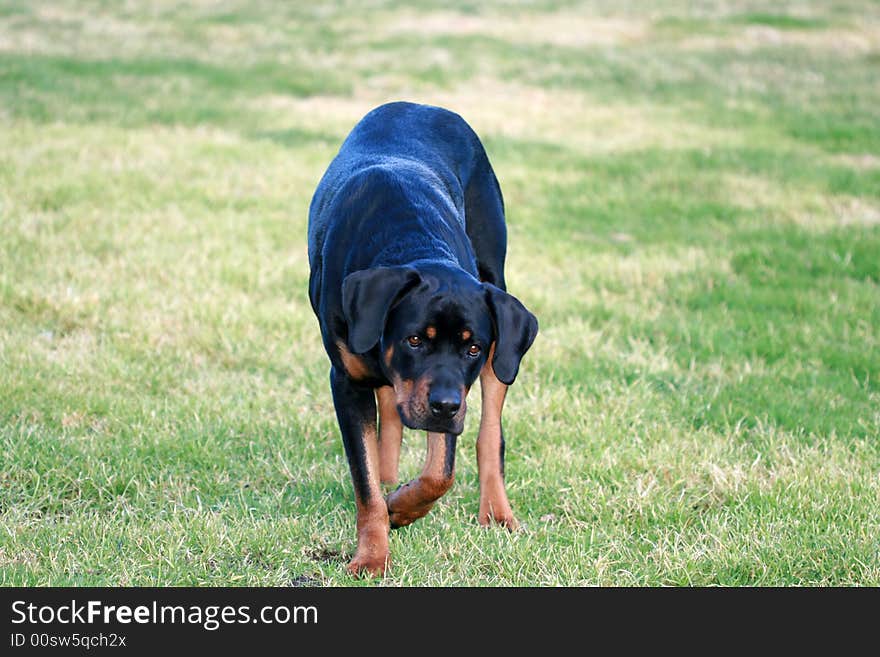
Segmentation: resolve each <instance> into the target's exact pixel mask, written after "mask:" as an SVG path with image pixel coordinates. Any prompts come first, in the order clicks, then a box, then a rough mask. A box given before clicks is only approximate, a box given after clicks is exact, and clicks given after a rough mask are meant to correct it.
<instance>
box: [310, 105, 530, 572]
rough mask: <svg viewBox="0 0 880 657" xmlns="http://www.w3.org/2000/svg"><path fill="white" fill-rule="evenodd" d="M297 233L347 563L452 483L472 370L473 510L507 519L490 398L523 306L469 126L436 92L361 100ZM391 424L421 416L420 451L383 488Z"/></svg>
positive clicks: (377, 554) (369, 559) (496, 193)
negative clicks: (348, 530) (334, 430)
mask: <svg viewBox="0 0 880 657" xmlns="http://www.w3.org/2000/svg"><path fill="white" fill-rule="evenodd" d="M308 238H309V265H310V268H311V274H310V277H309V299H310V301H311V304H312V309H313V310H314V312H315V315H316V316H317V318H318V322H319V324H320V328H321V337H322V339H323V343H324V348H325V350H326V351H327V355H328V356H329V358H330V363H331V369H330V389H331V391H332V395H333V404H334V406H335V409H336V417H337V420H338V421H339V429H340V432H341V434H342V441H343V444H344V447H345V454H346V457H347V459H348V465H349V469H350V471H351V479H352V484H353V486H354V494H355V501H356V505H357V550H356V552H355V554H354V557H353V558H352V560H351V562H350V563H349V564H348V569H349V570H350V571H351V572H352V573H353V574H355V575H360V574H363V573H366V574H369V575H374V576H382V575H384V574H385V571H386V569H387V567H388V565H389V563H390V560H389V553H388V533H389V528H397V527H402V526H405V525H408V524H410V523H412V522H413V521H415V520H417V519H419V518H421V517H422V516H424V515H425V514H426V513H428V511H429V510H430V509H431V507H432V506H433V504H434V503H435V502H436V501H437V500H438V499H439V498H440V497H441V496H442V495H443V494H444V493H446V491H448V490H449V488H450V487H451V486H452V482H453V479H454V471H455V444H456V439H457V437H458V435H459V434H461V432H462V430H463V428H464V418H465V411H466V408H467V405H466V397H467V394H468V391H469V390H470V388H471V386H472V385H473V383H474V381H475V380H476V379H477V377H479V378H480V387H481V394H482V402H483V408H482V417H481V419H480V429H479V435H478V438H477V462H478V468H479V481H480V509H479V516H478V520H479V522H480V524H481V525H488V524H490V523H492V522H495V523H498V524H501V525H504V526H506V527H508V528H509V529H511V530H512V529H515V528H516V526H517V521H516V519H515V517H514V515H513V511H512V510H511V508H510V503H509V501H508V497H507V492H506V491H505V488H504V435H503V432H502V427H501V412H502V408H503V405H504V398H505V395H506V392H507V387H508V386H509V385H510V384H512V383H513V381H514V379H515V378H516V375H517V371H518V369H519V365H520V361H521V359H522V357H523V355H524V354H525V353H526V351H527V350H528V349H529V347H530V346H531V345H532V342H533V341H534V339H535V336H536V335H537V333H538V321H537V319H536V318H535V316H534V315H533V314H532V313H531V312H529V311H528V310H527V309H526V308H525V306H523V304H522V303H520V301H519V300H517V299H516V298H515V297H513V296H511V295H510V294H508V293H507V291H506V285H505V281H504V260H505V256H506V251H507V229H506V226H505V220H504V201H503V199H502V196H501V189H500V187H499V185H498V181H497V179H496V177H495V173H494V172H493V170H492V167H491V165H490V164H489V159H488V157H487V156H486V152H485V150H484V149H483V146H482V144H481V143H480V140H479V138H478V137H477V135H476V133H475V132H474V131H473V130H472V129H471V128H470V126H469V125H468V124H467V123H466V122H465V121H464V119H462V118H461V117H460V116H459V115H458V114H455V113H453V112H451V111H449V110H446V109H442V108H440V107H433V106H430V105H418V104H414V103H407V102H394V103H389V104H386V105H382V106H380V107H377V108H376V109H374V110H372V111H371V112H369V113H368V114H367V115H366V116H365V117H364V118H363V119H361V121H360V122H359V123H358V124H357V125H356V126H355V127H354V128H353V129H352V131H351V133H350V134H349V135H348V137H347V138H346V140H345V142H344V143H343V144H342V147H341V148H340V150H339V153H338V154H337V156H336V157H335V158H334V159H333V161H332V162H331V163H330V166H329V167H328V169H327V171H326V172H325V173H324V176H323V177H322V178H321V181H320V182H319V184H318V186H317V189H316V190H315V194H314V197H313V198H312V202H311V205H310V207H309V228H308ZM377 406H378V415H379V424H378V431H377V422H376V411H377ZM404 426H406V427H408V428H410V429H420V430H424V431H427V435H428V449H427V458H426V461H425V465H424V469H423V470H422V472H421V474H420V475H419V476H418V477H417V478H416V479H414V480H413V481H411V482H409V483H408V484H406V485H404V486H400V487H398V488H397V489H396V490H394V491H393V492H391V493H390V494H389V495H388V496H387V499H386V498H385V497H384V496H383V493H382V484H395V483H397V480H398V459H399V456H400V444H401V439H402V433H403V427H404Z"/></svg>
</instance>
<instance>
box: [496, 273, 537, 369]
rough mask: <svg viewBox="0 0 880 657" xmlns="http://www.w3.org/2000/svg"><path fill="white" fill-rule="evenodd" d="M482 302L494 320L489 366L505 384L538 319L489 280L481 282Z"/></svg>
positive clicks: (530, 340) (516, 367) (529, 345)
mask: <svg viewBox="0 0 880 657" xmlns="http://www.w3.org/2000/svg"><path fill="white" fill-rule="evenodd" d="M483 285H484V287H485V288H486V303H488V305H489V310H490V311H491V313H492V319H493V321H494V323H495V355H494V357H493V359H492V368H493V369H494V370H495V376H496V377H498V380H499V381H501V383H504V384H505V385H510V384H511V383H513V381H514V379H516V373H517V372H518V371H519V362H520V360H522V357H523V356H524V355H525V353H526V352H527V351H528V350H529V347H531V346H532V342H534V340H535V336H536V335H538V320H537V318H536V317H535V316H534V315H533V314H532V313H530V312H529V311H528V310H527V309H526V307H525V306H524V305H522V304H521V303H520V302H519V300H518V299H517V298H516V297H514V296H512V295H510V294H508V293H507V292H505V291H504V290H501V289H499V288H497V287H495V286H494V285H492V284H490V283H484V284H483Z"/></svg>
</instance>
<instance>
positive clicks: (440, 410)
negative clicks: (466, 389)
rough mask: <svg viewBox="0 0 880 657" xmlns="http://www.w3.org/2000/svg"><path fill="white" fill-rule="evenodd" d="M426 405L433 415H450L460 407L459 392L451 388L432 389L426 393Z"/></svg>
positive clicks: (443, 416) (445, 416)
mask: <svg viewBox="0 0 880 657" xmlns="http://www.w3.org/2000/svg"><path fill="white" fill-rule="evenodd" d="M428 406H430V407H431V413H432V414H433V415H434V417H442V418H449V417H452V416H453V415H455V414H456V413H458V409H459V408H461V393H460V392H459V391H458V390H452V389H441V390H432V391H431V393H430V394H429V395H428Z"/></svg>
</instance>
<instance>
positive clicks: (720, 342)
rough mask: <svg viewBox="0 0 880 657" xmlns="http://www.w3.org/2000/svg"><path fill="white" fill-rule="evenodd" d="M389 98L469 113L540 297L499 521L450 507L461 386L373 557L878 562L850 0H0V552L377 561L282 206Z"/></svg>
mask: <svg viewBox="0 0 880 657" xmlns="http://www.w3.org/2000/svg"><path fill="white" fill-rule="evenodd" d="M394 99H406V100H414V101H419V102H426V103H432V104H439V105H442V106H445V107H448V108H450V109H453V110H455V111H457V112H458V113H460V114H461V115H462V116H464V117H465V119H467V120H468V121H469V122H470V123H471V125H472V126H473V127H474V129H475V130H476V131H477V132H478V134H480V135H481V137H482V138H483V141H484V143H485V146H486V148H487V151H488V153H489V157H490V159H491V160H492V163H493V165H494V167H495V170H496V172H497V174H498V178H499V180H500V183H501V186H502V189H503V191H504V194H505V200H506V205H507V213H508V225H509V242H510V249H509V254H508V269H507V278H508V285H509V288H510V290H511V292H512V293H513V294H515V295H516V296H517V297H519V298H520V299H521V300H522V301H523V302H524V303H525V304H526V305H527V306H528V307H529V308H530V309H531V310H532V311H533V312H534V313H535V314H536V315H537V316H538V318H539V320H540V322H541V333H540V334H539V336H538V339H537V341H536V342H535V345H534V347H533V348H532V350H531V351H530V352H529V354H528V355H527V357H526V359H525V360H524V362H523V366H522V369H521V370H520V375H519V377H518V379H517V381H516V383H515V385H514V386H513V387H512V388H511V391H510V395H509V396H508V404H507V408H506V413H505V418H506V431H505V433H506V436H507V445H508V449H507V481H508V492H509V494H510V497H511V503H512V505H513V508H514V511H515V512H516V513H517V515H518V517H519V519H520V520H521V522H522V523H523V527H522V529H521V530H520V531H517V532H515V533H508V532H507V531H506V530H504V529H502V528H491V529H488V530H484V529H481V528H480V527H479V526H478V525H477V521H476V514H477V503H478V485H477V473H476V457H475V451H474V441H475V438H476V429H477V424H478V418H479V395H478V394H472V395H471V399H470V403H471V410H470V413H469V417H468V422H467V427H466V431H465V434H464V435H463V436H462V437H461V439H460V440H459V451H458V460H457V480H456V484H455V487H454V488H453V490H452V491H451V492H450V493H449V494H448V495H447V496H446V497H445V498H443V500H441V502H440V503H438V505H437V506H436V507H435V508H434V510H433V511H432V512H431V514H430V515H429V516H427V517H426V518H425V519H423V520H421V521H419V522H418V523H416V524H415V525H413V526H411V527H407V528H404V529H402V530H399V531H396V532H393V533H392V538H391V553H392V558H393V563H392V569H391V572H390V575H389V576H388V577H387V578H386V579H385V580H384V583H386V584H388V585H409V586H412V585H415V586H421V585H477V586H483V585H517V586H519V585H594V584H598V585H690V584H695V585H714V584H718V585H744V584H745V585H873V586H877V585H880V540H878V536H880V109H878V108H880V5H878V4H877V3H876V2H871V1H870V0H848V1H846V2H837V3H830V2H818V1H816V2H804V1H799V2H775V3H767V2H757V1H750V0H730V1H729V2H713V3H689V2H664V3H656V2H649V1H647V0H634V1H632V2H626V3H620V2H612V1H610V0H609V1H604V2H590V3H576V2H564V1H560V2H549V1H548V2H535V3H525V2H515V1H510V2H470V1H455V0H453V1H452V2H443V3H429V2H421V3H391V2H381V1H378V2H371V3H356V2H346V3H341V4H339V5H336V6H325V5H323V4H312V3H281V2H277V3H271V2H253V1H247V2H246V1H244V0H240V1H227V2H208V1H201V2H194V3H188V4H187V5H186V6H181V3H178V2H171V1H170V0H165V1H162V2H149V3H147V2H143V3H132V2H127V3H117V2H109V1H104V2H88V1H85V0H75V1H73V0H71V1H66V2H39V3H36V2H29V1H27V0H5V1H4V2H3V3H2V4H0V584H2V585H50V584H51V585H111V586H115V585H226V584H235V585H237V584H241V585H273V586H288V585H351V584H367V585H369V584H371V583H372V584H375V581H372V582H371V581H370V580H355V579H353V578H352V577H351V576H350V575H349V574H348V573H347V571H346V570H345V563H346V562H347V559H348V558H349V557H350V556H351V554H352V553H353V550H354V547H355V532H354V503H353V494H352V490H351V483H350V479H349V476H348V469H347V466H346V464H345V458H344V455H343V450H342V444H341V441H340V439H339V435H338V429H337V426H336V422H335V416H334V413H333V406H332V402H331V399H330V391H329V385H328V379H327V372H328V361H327V359H326V355H325V354H324V352H323V349H322V346H321V342H320V339H319V332H318V325H317V322H316V320H315V318H314V316H313V314H312V312H311V308H310V306H309V302H308V297H307V290H306V287H307V280H308V260H307V255H306V223H307V208H308V203H309V200H310V198H311V194H312V192H313V191H314V188H315V185H316V184H317V182H318V180H319V178H320V176H321V174H322V173H323V171H324V168H325V167H326V166H327V164H328V163H329V161H330V160H331V159H332V157H333V156H334V154H335V153H336V151H337V149H338V148H339V145H340V143H341V142H342V140H343V139H344V137H345V135H346V134H347V132H348V130H349V129H350V128H351V126H352V125H353V124H354V123H355V122H356V121H357V120H358V119H359V118H360V117H361V116H362V115H363V114H364V113H366V112H367V111H368V110H369V109H371V108H372V107H374V106H376V105H378V104H380V103H382V102H385V101H388V100H394ZM423 456H424V438H423V437H422V436H420V435H417V434H416V433H415V432H409V433H408V434H407V436H406V439H405V443H404V453H403V457H402V475H403V476H404V477H405V478H406V477H409V476H413V475H415V474H416V473H417V472H418V470H419V468H420V464H421V461H422V459H423Z"/></svg>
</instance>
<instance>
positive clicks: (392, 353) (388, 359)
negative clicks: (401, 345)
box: [385, 345, 394, 368]
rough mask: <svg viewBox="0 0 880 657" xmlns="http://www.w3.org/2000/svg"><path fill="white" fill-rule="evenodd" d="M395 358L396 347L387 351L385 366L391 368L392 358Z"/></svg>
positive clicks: (391, 347)
mask: <svg viewBox="0 0 880 657" xmlns="http://www.w3.org/2000/svg"><path fill="white" fill-rule="evenodd" d="M393 356H394V345H391V346H390V347H388V349H386V350H385V365H386V366H388V367H389V368H390V367H391V358H392V357H393Z"/></svg>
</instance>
